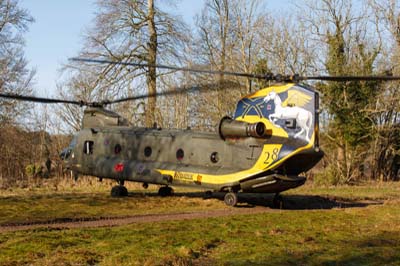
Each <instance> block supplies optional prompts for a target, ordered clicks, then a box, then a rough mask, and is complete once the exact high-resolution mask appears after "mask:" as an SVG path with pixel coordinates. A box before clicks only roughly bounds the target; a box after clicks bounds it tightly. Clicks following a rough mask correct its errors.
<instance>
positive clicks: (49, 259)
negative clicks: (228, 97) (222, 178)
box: [0, 183, 400, 265]
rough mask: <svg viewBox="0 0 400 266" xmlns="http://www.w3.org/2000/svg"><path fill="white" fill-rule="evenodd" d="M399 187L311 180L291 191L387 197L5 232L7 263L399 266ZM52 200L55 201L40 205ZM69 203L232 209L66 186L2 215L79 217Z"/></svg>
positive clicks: (96, 210)
mask: <svg viewBox="0 0 400 266" xmlns="http://www.w3.org/2000/svg"><path fill="white" fill-rule="evenodd" d="M399 191H400V184H398V183H391V184H368V185H365V186H361V187H336V188H330V187H325V188H319V187H312V186H305V187H303V188H300V189H297V190H293V191H290V192H289V193H288V196H290V195H294V194H296V195H298V194H301V195H313V196H315V195H324V196H328V197H337V198H342V199H343V198H345V199H347V200H378V199H379V200H382V201H384V202H383V203H382V204H368V203H367V204H366V205H364V206H363V207H357V208H333V209H328V210H324V209H317V208H315V209H313V210H301V209H294V210H277V211H272V212H268V213H263V214H257V215H237V216H232V217H224V218H209V219H196V220H187V221H169V222H158V223H148V224H132V225H129V226H121V227H114V228H93V229H71V230H57V229H52V230H50V229H36V230H31V231H23V232H14V233H4V234H0V265H24V264H25V265H399V264H400V208H398V205H399V203H400V200H399ZM30 197H33V198H30ZM34 197H36V198H34ZM16 199H17V200H16ZM13 200H14V201H15V200H16V202H17V203H16V204H15V206H12V201H13ZM32 200H35V201H34V202H32ZM45 202H48V205H46V206H42V207H39V206H38V207H37V208H36V207H34V205H41V204H43V203H45ZM7 204H8V205H7ZM68 204H70V205H69V206H72V207H70V208H72V209H73V210H75V211H78V210H79V212H80V213H81V214H82V213H84V215H98V214H100V213H109V214H116V215H118V213H121V212H122V210H125V211H126V212H128V213H135V212H139V213H141V212H142V211H143V212H144V211H146V210H147V213H153V212H164V211H173V212H175V211H176V212H181V211H182V210H196V209H205V210H207V209H209V210H212V209H215V208H225V207H224V206H223V204H222V202H221V201H219V200H217V199H212V200H206V201H204V200H202V199H198V198H188V197H183V198H181V197H173V198H159V197H153V196H148V197H145V198H141V197H139V196H137V197H136V196H132V197H129V198H127V199H111V198H108V196H107V194H106V192H96V193H78V192H68V193H64V192H58V193H56V194H52V193H48V194H46V195H42V196H41V197H40V196H39V195H36V194H35V193H33V194H31V195H30V196H29V195H24V196H20V198H18V196H4V197H1V198H0V210H1V211H2V213H1V214H0V217H1V219H3V221H4V220H7V219H6V218H4V217H3V216H6V217H10V216H12V215H14V216H18V215H17V214H15V213H14V214H13V211H11V212H10V213H4V211H3V209H4V206H12V207H10V208H16V209H15V210H17V209H18V210H22V209H23V208H22V206H24V208H25V211H29V212H30V213H29V215H32V216H31V217H33V216H35V215H36V216H38V217H40V216H41V215H43V217H45V216H48V217H50V216H54V217H56V216H58V215H59V213H62V215H66V216H68V215H71V214H72V213H73V211H71V213H68V211H67V210H64V209H65V208H68ZM58 205H60V207H58ZM16 206H19V207H16ZM19 208H20V209H19ZM30 208H32V209H30ZM41 208H42V209H41ZM29 209H30V210H29ZM49 209H50V210H51V212H50V211H49ZM134 209H135V210H134ZM40 210H43V213H46V212H47V211H49V213H52V214H51V215H49V214H43V213H42V212H41V211H40ZM62 215H61V216H62ZM23 216H24V215H21V216H20V217H23ZM58 217H59V216H58Z"/></svg>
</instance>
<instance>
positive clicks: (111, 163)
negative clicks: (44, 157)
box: [0, 58, 400, 206]
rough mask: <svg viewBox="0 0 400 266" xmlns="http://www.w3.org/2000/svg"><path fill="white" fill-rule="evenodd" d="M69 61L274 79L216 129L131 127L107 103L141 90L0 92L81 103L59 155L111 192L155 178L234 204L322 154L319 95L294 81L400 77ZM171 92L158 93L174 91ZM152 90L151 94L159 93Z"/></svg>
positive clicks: (284, 186)
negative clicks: (109, 96) (110, 182)
mask: <svg viewBox="0 0 400 266" xmlns="http://www.w3.org/2000/svg"><path fill="white" fill-rule="evenodd" d="M72 60H74V61H80V62H88V63H99V64H119V65H126V66H139V67H157V68H161V69H170V70H175V71H186V72H194V73H205V74H218V75H221V74H223V75H231V76H241V77H248V78H253V79H263V80H266V81H272V82H277V84H276V85H272V86H270V87H267V88H264V89H260V90H258V91H256V92H254V93H252V94H250V95H247V96H244V97H243V98H241V99H240V100H239V101H238V102H237V105H236V110H235V112H234V116H233V117H227V116H225V117H223V118H222V119H221V120H220V123H219V125H218V128H217V132H215V133H213V132H198V131H193V130H190V129H186V130H178V129H160V128H143V127H135V126H132V125H131V124H129V123H128V121H127V120H126V119H125V118H123V117H122V116H120V115H119V114H117V113H115V112H113V111H110V110H107V109H105V108H104V107H105V106H106V105H109V104H114V103H119V102H124V101H132V100H137V99H143V98H147V97H154V96H155V95H139V96H134V97H128V98H121V99H117V100H106V101H102V102H83V101H74V100H64V99H50V98H40V97H34V96H24V95H18V94H10V93H0V97H2V98H8V99H16V100H24V101H31V102H39V103H63V104H75V105H79V106H86V109H85V110H84V115H83V120H82V128H81V130H80V131H79V132H77V133H76V134H75V136H74V138H73V140H72V142H71V143H70V145H69V147H67V148H66V149H64V151H63V152H62V153H61V157H62V159H63V161H64V164H65V167H66V168H67V169H69V170H71V171H72V172H73V173H74V174H75V175H90V176H95V177H97V178H99V179H103V178H108V179H114V180H116V181H117V183H118V185H116V186H114V187H113V188H112V189H111V195H112V196H127V195H128V191H127V189H126V187H125V186H124V183H125V182H126V181H133V182H140V183H142V184H143V187H144V188H147V187H148V185H149V184H156V185H160V188H159V191H158V194H159V195H161V196H168V195H171V194H172V193H173V189H172V187H174V186H185V187H194V188H201V189H203V190H207V191H219V192H225V193H226V194H225V196H224V202H225V203H226V204H227V205H228V206H235V205H236V204H237V203H238V193H242V192H245V193H274V194H275V197H274V200H273V202H274V204H279V202H280V201H281V197H280V194H279V193H281V192H283V191H285V190H288V189H292V188H296V187H298V186H301V185H303V184H304V183H305V181H306V177H305V176H302V175H301V174H302V173H305V172H307V171H308V170H310V169H311V168H312V167H314V166H315V165H316V164H317V163H318V162H319V161H320V160H321V159H322V157H323V155H324V153H323V151H322V150H321V149H320V146H319V136H318V133H319V120H318V114H319V112H320V111H319V94H318V92H317V91H316V90H314V89H313V88H312V87H310V86H307V85H305V84H300V83H299V82H301V81H305V80H320V81H349V80H358V81H361V80H398V79H400V77H394V76H340V77H333V76H313V77H304V76H298V75H293V76H282V75H272V74H267V75H257V74H248V73H237V72H221V71H211V70H199V69H191V68H183V67H175V66H165V65H149V64H140V63H131V62H115V61H108V60H97V59H86V58H72ZM175 93H182V91H179V92H178V91H172V92H167V93H160V94H167V95H168V94H175ZM160 94H156V95H160Z"/></svg>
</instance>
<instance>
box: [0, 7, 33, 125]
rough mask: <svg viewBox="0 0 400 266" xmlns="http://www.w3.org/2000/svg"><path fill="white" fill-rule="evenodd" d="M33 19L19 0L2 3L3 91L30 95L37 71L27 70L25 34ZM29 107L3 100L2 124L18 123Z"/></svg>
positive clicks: (0, 51) (0, 78)
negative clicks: (17, 120) (20, 5)
mask: <svg viewBox="0 0 400 266" xmlns="http://www.w3.org/2000/svg"><path fill="white" fill-rule="evenodd" d="M33 21H34V20H33V18H32V17H31V16H30V15H29V13H28V11H26V10H24V9H22V8H20V7H19V6H18V1H17V0H1V1H0V92H12V93H22V94H31V93H32V88H31V86H32V78H33V76H34V73H35V72H34V71H33V70H29V69H28V68H27V61H26V59H25V57H24V51H23V48H24V39H23V33H25V32H26V31H27V30H28V25H29V24H30V23H32V22H33ZM26 110H27V109H26V105H25V104H21V103H20V102H17V101H9V100H7V101H3V100H1V99H0V123H4V122H15V121H16V119H17V118H18V117H20V116H21V115H23V114H24V112H25V111H26Z"/></svg>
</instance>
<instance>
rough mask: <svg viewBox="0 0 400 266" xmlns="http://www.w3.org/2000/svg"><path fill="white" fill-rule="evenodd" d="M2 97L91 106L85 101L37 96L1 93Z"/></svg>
mask: <svg viewBox="0 0 400 266" xmlns="http://www.w3.org/2000/svg"><path fill="white" fill-rule="evenodd" d="M0 97H2V98H6V99H12V100H20V101H27V102H36V103H68V104H75V105H79V106H84V105H90V104H89V103H87V102H84V101H71V100H62V99H52V98H42V97H35V96H25V95H19V94H14V93H0Z"/></svg>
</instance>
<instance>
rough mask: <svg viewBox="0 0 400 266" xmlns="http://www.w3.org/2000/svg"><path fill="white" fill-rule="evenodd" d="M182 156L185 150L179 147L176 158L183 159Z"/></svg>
mask: <svg viewBox="0 0 400 266" xmlns="http://www.w3.org/2000/svg"><path fill="white" fill-rule="evenodd" d="M183 157H185V152H184V151H183V150H182V149H179V150H177V151H176V159H178V160H179V161H180V160H183Z"/></svg>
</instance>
